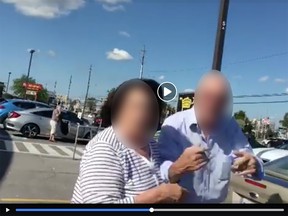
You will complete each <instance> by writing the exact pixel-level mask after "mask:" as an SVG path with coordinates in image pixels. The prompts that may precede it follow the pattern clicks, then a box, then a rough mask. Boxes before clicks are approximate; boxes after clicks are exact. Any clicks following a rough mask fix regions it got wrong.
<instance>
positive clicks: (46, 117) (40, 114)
mask: <svg viewBox="0 0 288 216" xmlns="http://www.w3.org/2000/svg"><path fill="white" fill-rule="evenodd" d="M52 113H53V110H45V111H36V112H33V114H34V115H35V118H37V124H38V126H39V127H40V134H41V135H45V136H49V135H50V120H51V117H52Z"/></svg>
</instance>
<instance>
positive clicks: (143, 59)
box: [139, 46, 146, 79]
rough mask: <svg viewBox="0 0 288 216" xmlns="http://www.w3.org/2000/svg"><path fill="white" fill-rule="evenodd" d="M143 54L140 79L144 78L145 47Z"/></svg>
mask: <svg viewBox="0 0 288 216" xmlns="http://www.w3.org/2000/svg"><path fill="white" fill-rule="evenodd" d="M141 52H142V57H141V66H140V76H139V78H140V79H142V78H143V70H144V61H145V54H146V49H145V46H144V48H143V50H142V51H141Z"/></svg>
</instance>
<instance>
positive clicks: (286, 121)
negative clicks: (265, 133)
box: [280, 112, 288, 128]
mask: <svg viewBox="0 0 288 216" xmlns="http://www.w3.org/2000/svg"><path fill="white" fill-rule="evenodd" d="M280 124H281V125H282V126H283V127H286V128H288V112H287V113H285V115H284V117H283V119H282V120H281V121H280Z"/></svg>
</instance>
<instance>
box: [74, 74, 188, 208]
mask: <svg viewBox="0 0 288 216" xmlns="http://www.w3.org/2000/svg"><path fill="white" fill-rule="evenodd" d="M158 87H159V84H158V83H157V82H156V81H154V80H140V79H135V80H130V81H127V82H124V83H123V84H122V85H120V86H119V87H118V88H117V89H116V92H115V93H114V94H113V97H112V96H110V97H109V98H108V100H107V101H106V105H105V106H103V108H105V109H106V115H105V118H109V119H108V120H107V119H104V121H105V123H106V124H107V123H109V121H110V123H111V124H112V126H111V125H109V127H108V128H106V129H105V130H104V131H102V132H100V133H99V134H97V135H96V136H95V137H94V138H93V139H92V140H91V141H90V142H89V144H88V145H87V147H86V150H85V152H84V155H83V157H82V161H81V165H80V172H79V176H78V179H77V182H76V185H75V188H74V193H73V197H72V203H122V204H124V203H162V202H168V203H170V202H173V203H174V202H179V201H180V200H181V199H182V198H183V195H184V194H185V193H184V192H185V190H184V189H182V188H181V187H180V186H179V185H178V184H164V183H163V180H162V179H161V174H160V163H159V162H160V161H159V158H158V156H159V152H158V144H157V143H156V142H155V141H154V140H153V136H154V134H155V132H156V130H157V127H158V124H159V121H160V115H161V113H162V108H163V103H162V101H161V100H160V99H159V98H158V97H157V89H158ZM160 93H161V91H160Z"/></svg>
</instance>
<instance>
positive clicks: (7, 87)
mask: <svg viewBox="0 0 288 216" xmlns="http://www.w3.org/2000/svg"><path fill="white" fill-rule="evenodd" d="M11 74H12V72H9V73H8V80H7V86H6V93H8V90H9V82H10V76H11Z"/></svg>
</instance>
